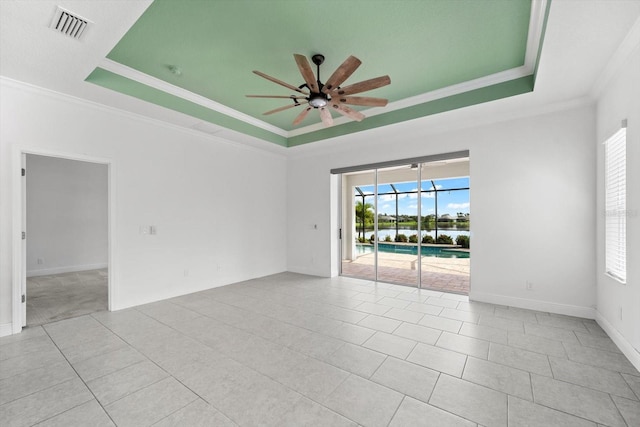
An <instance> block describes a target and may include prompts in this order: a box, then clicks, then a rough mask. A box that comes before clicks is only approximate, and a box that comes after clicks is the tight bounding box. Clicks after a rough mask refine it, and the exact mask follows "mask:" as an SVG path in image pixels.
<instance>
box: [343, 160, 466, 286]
mask: <svg viewBox="0 0 640 427" xmlns="http://www.w3.org/2000/svg"><path fill="white" fill-rule="evenodd" d="M468 165H469V161H468V158H461V159H451V160H449V161H446V162H443V161H439V162H424V163H409V164H404V165H398V166H393V167H384V168H375V169H368V170H364V171H355V172H348V173H343V174H342V228H341V238H342V240H341V273H342V275H345V276H350V277H357V278H362V279H367V280H375V281H380V282H387V283H394V284H401V285H407V286H415V287H421V288H428V289H437V290H442V291H447V292H457V293H463V294H466V293H468V291H469V258H470V249H469V247H470V241H469V234H470V230H469V224H470V213H469V208H470V205H469V177H468V170H469V167H468ZM456 174H457V175H458V176H459V178H453V177H455V176H456Z"/></svg>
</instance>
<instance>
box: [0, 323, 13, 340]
mask: <svg viewBox="0 0 640 427" xmlns="http://www.w3.org/2000/svg"><path fill="white" fill-rule="evenodd" d="M12 334H13V323H2V324H0V337H6V336H7V335H12Z"/></svg>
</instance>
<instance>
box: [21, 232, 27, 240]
mask: <svg viewBox="0 0 640 427" xmlns="http://www.w3.org/2000/svg"><path fill="white" fill-rule="evenodd" d="M26 238H27V233H26V232H24V231H23V232H22V240H24V239H26Z"/></svg>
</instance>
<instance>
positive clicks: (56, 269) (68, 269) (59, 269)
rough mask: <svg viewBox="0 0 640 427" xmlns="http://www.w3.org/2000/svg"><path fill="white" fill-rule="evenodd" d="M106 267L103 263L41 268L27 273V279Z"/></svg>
mask: <svg viewBox="0 0 640 427" xmlns="http://www.w3.org/2000/svg"><path fill="white" fill-rule="evenodd" d="M107 267H108V264H107V263H106V262H105V263H100V264H85V265H70V266H66V267H54V268H43V269H41V270H29V271H27V277H37V276H49V275H51V274H61V273H75V272H76V271H87V270H99V269H101V268H107Z"/></svg>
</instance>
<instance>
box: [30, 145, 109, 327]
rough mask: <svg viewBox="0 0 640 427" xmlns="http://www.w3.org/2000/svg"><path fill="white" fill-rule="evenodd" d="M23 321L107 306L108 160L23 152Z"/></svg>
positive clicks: (38, 321)
mask: <svg viewBox="0 0 640 427" xmlns="http://www.w3.org/2000/svg"><path fill="white" fill-rule="evenodd" d="M22 161H23V169H24V174H23V176H24V179H23V183H22V191H23V206H22V208H23V217H22V218H23V226H24V228H23V230H24V231H25V233H24V237H25V239H24V240H23V245H24V248H23V257H22V258H23V271H24V276H23V277H24V282H23V295H24V303H23V322H22V324H23V326H35V325H41V324H45V323H50V322H54V321H57V320H61V319H67V318H71V317H77V316H81V315H85V314H89V313H93V312H97V311H103V310H108V308H109V291H108V290H109V280H108V279H109V262H108V260H109V165H108V164H106V163H99V162H94V161H83V160H76V159H69V158H63V157H52V156H48V155H40V154H31V153H29V154H24V155H23V159H22Z"/></svg>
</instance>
